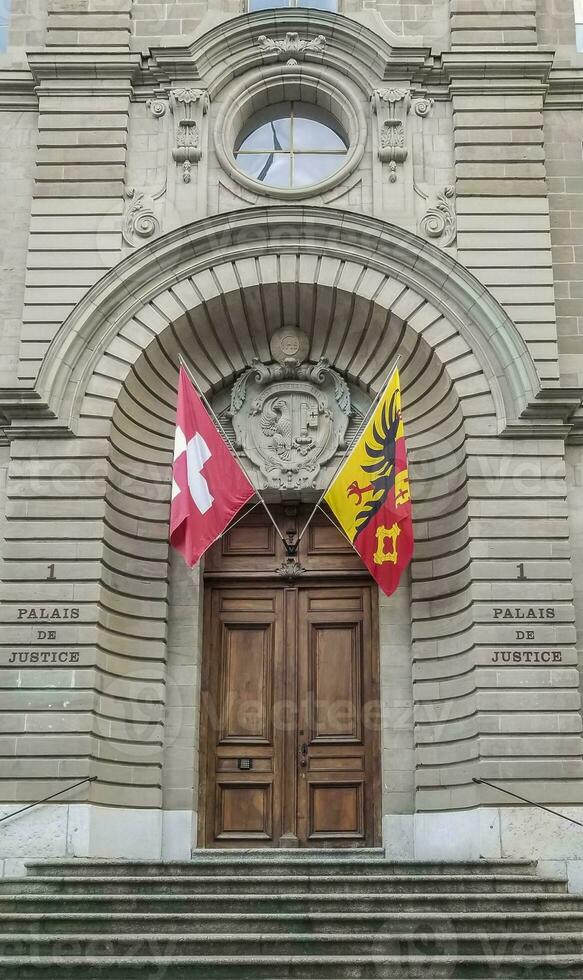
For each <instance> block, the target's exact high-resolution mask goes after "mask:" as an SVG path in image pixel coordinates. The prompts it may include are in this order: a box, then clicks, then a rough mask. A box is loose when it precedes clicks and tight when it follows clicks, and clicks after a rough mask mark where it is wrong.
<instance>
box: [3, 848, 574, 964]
mask: <svg viewBox="0 0 583 980" xmlns="http://www.w3.org/2000/svg"><path fill="white" fill-rule="evenodd" d="M566 889H567V886H566V882H565V881H564V880H563V879H562V878H555V877H539V876H537V874H536V865H535V864H533V863H532V862H520V861H515V862H512V861H507V862H499V863H496V862H487V861H483V862H479V863H477V864H476V865H472V864H468V863H462V864H452V863H446V862H444V863H440V864H428V863H426V862H407V863H404V864H400V863H396V862H389V861H384V860H382V858H381V856H380V854H379V852H378V850H374V849H371V850H368V851H363V852H354V851H352V852H345V853H339V852H338V851H327V852H318V853H315V852H306V851H303V852H297V851H294V852H284V853H281V854H278V853H277V852H272V853H270V854H269V855H267V854H265V852H259V853H258V852H248V853H247V852H226V853H223V854H221V853H212V854H211V853H207V852H204V853H203V854H197V855H196V856H195V858H194V860H193V861H191V862H175V863H172V864H169V865H168V864H161V863H159V862H154V863H152V862H138V863H133V862H128V861H104V862H97V861H91V862H84V861H42V862H41V861H35V862H34V863H32V864H31V865H30V866H29V867H28V875H27V877H26V878H24V879H17V880H12V881H11V880H9V879H3V880H0V977H1V978H2V980H17V978H18V980H32V978H34V980H54V978H55V977H58V978H59V980H134V978H135V980H186V978H187V977H188V980H279V978H286V980H320V978H321V980H344V978H347V980H348V978H351V980H373V978H385V980H390V978H393V977H394V978H397V977H407V978H409V980H430V978H439V977H444V978H445V977H447V978H449V980H453V978H455V980H472V978H486V977H489V978H497V980H512V978H524V980H526V978H528V980H555V978H556V980H559V978H575V977H576V978H577V980H582V978H583V943H582V941H581V937H582V932H583V897H577V896H573V895H569V894H568V893H567V890H566Z"/></svg>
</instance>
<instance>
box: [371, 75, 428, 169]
mask: <svg viewBox="0 0 583 980" xmlns="http://www.w3.org/2000/svg"><path fill="white" fill-rule="evenodd" d="M371 101H372V107H373V112H374V113H375V115H376V116H377V120H378V154H379V160H380V161H381V163H386V164H388V167H389V180H390V182H391V183H392V184H394V183H395V182H396V180H397V173H398V169H397V168H398V164H403V163H405V160H406V159H407V157H408V155H409V148H408V140H407V117H408V116H409V113H410V111H411V108H413V111H414V112H415V114H416V115H417V116H420V117H421V118H422V119H423V118H425V116H427V115H429V113H430V111H431V109H432V107H433V99H429V98H427V97H421V98H413V97H412V95H411V92H410V90H409V89H407V88H382V89H376V90H375V91H374V92H373V94H372V100H371Z"/></svg>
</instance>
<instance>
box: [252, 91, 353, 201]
mask: <svg viewBox="0 0 583 980" xmlns="http://www.w3.org/2000/svg"><path fill="white" fill-rule="evenodd" d="M348 149H349V141H348V137H347V136H346V133H345V132H344V130H343V128H342V126H341V125H340V123H339V122H338V120H336V119H335V118H334V116H333V115H332V114H331V113H329V112H326V111H325V110H324V109H320V108H319V106H316V105H310V104H308V103H305V102H280V103H278V105H273V106H268V107H266V108H265V109H262V110H261V111H260V112H257V113H256V114H255V115H254V116H252V117H251V119H250V120H249V122H248V123H247V124H246V125H245V127H244V129H243V130H242V131H241V133H240V134H239V137H238V139H237V141H236V143H235V151H234V152H235V160H236V161H237V165H238V166H239V167H240V168H241V170H243V171H244V173H246V174H247V175H248V176H249V177H252V178H253V179H254V180H258V181H260V182H261V183H262V184H267V185H269V186H271V187H307V186H309V185H310V184H319V183H320V181H322V180H325V179H326V178H327V177H330V176H331V175H332V174H334V173H336V171H337V170H340V168H341V167H342V165H343V164H344V162H345V159H346V155H347V153H348Z"/></svg>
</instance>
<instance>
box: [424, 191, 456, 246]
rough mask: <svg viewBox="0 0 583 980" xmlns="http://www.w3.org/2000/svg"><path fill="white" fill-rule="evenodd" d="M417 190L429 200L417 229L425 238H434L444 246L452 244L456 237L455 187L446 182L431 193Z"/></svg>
mask: <svg viewBox="0 0 583 980" xmlns="http://www.w3.org/2000/svg"><path fill="white" fill-rule="evenodd" d="M417 190H418V192H419V193H420V194H421V195H422V196H423V197H425V198H426V200H428V201H429V204H428V207H427V210H426V211H425V214H424V215H423V217H422V218H421V220H420V221H419V231H420V232H421V234H422V235H425V237H426V238H435V239H438V240H439V244H440V245H442V246H443V247H444V248H448V246H450V245H453V244H454V242H455V240H456V237H457V218H456V212H455V187H454V186H453V185H452V184H448V186H447V187H444V188H443V189H442V190H437V191H435V190H434V191H433V194H431V193H429V194H426V193H423V192H421V191H419V188H417Z"/></svg>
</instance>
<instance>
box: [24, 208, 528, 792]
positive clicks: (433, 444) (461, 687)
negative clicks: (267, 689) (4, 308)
mask: <svg viewBox="0 0 583 980" xmlns="http://www.w3.org/2000/svg"><path fill="white" fill-rule="evenodd" d="M289 323H300V324H301V325H302V327H303V329H304V330H306V332H307V333H308V334H309V335H310V338H311V343H312V349H311V352H310V359H317V357H319V356H320V355H326V356H328V357H329V359H330V361H331V362H332V363H333V365H334V366H335V367H336V368H338V369H339V370H341V371H343V372H344V374H345V375H346V376H347V377H348V378H350V379H351V380H352V381H354V382H355V383H358V384H360V385H362V386H363V387H364V388H366V389H369V390H371V391H374V390H375V387H377V386H378V385H379V384H380V383H381V382H382V379H383V377H384V375H385V374H386V370H387V368H388V366H389V364H390V362H391V359H392V357H393V355H394V353H395V352H396V351H397V350H399V351H400V352H401V353H402V355H403V363H402V377H403V387H404V404H405V411H406V413H407V429H408V438H409V447H410V451H411V461H412V479H413V493H414V499H415V528H416V541H417V550H416V557H415V561H414V564H413V570H412V603H411V620H412V644H413V671H414V680H415V683H416V684H417V688H418V691H419V696H418V698H417V700H418V705H419V716H418V719H417V721H418V739H417V741H418V746H419V747H418V752H419V753H420V755H421V756H423V753H424V751H425V747H426V745H427V744H428V743H431V744H433V745H435V743H436V742H439V743H444V744H447V743H448V741H449V740H450V739H449V732H450V731H453V730H455V731H456V733H459V731H460V729H463V730H464V732H465V735H464V740H463V742H462V753H463V754H462V755H461V756H460V757H459V758H454V759H450V760H449V761H448V769H447V772H448V777H447V780H448V781H447V784H446V787H445V788H447V790H448V792H450V793H451V796H450V804H451V806H453V807H454V808H455V807H456V806H466V805H471V803H472V800H474V801H475V796H474V797H472V796H469V795H468V792H467V788H466V783H467V780H465V777H464V776H463V773H464V771H465V770H464V766H465V765H466V764H467V760H468V758H472V759H474V758H477V757H478V756H479V726H478V725H477V724H476V721H475V716H476V712H477V706H476V687H475V680H474V674H473V669H472V668H473V660H472V657H473V650H474V646H475V641H474V617H473V609H472V603H473V599H472V585H473V580H474V573H473V565H472V556H471V551H470V539H471V534H470V522H471V514H470V511H469V499H470V493H469V479H470V467H469V466H468V443H469V441H471V440H472V439H473V440H477V439H480V438H496V436H497V435H498V433H499V432H500V430H501V429H502V428H503V426H504V425H505V424H506V422H507V421H508V420H509V419H510V420H511V419H513V418H515V417H516V415H517V414H518V412H519V411H520V410H521V408H522V407H523V406H524V404H525V403H526V401H527V400H528V399H529V398H531V397H533V395H534V393H535V392H536V386H537V379H536V373H535V370H534V366H533V364H532V360H531V359H530V357H529V355H528V352H527V351H526V348H525V346H524V344H523V342H522V340H521V339H520V337H519V335H518V333H517V331H516V329H515V328H514V327H513V325H512V324H511V322H510V321H509V320H508V318H507V317H506V315H505V314H504V313H503V311H502V310H501V308H500V307H499V306H498V305H497V304H496V303H495V301H494V300H493V299H492V298H491V297H490V296H489V295H488V294H487V293H486V292H485V291H484V289H483V288H482V287H481V286H479V284H477V282H476V281H475V280H474V279H473V278H472V277H471V276H470V275H468V273H466V272H465V271H464V270H462V269H461V268H460V267H459V266H458V265H457V264H456V263H455V262H454V261H453V260H452V259H451V258H449V257H447V256H445V255H444V254H443V253H441V252H439V251H438V250H437V249H436V248H434V247H432V246H430V245H427V244H425V243H423V242H421V241H420V240H419V239H417V238H416V237H415V236H413V235H410V234H408V233H405V232H402V231H400V230H398V229H396V228H393V227H391V226H388V225H385V224H383V223H380V222H376V221H372V220H371V219H362V218H354V217H352V216H347V215H345V214H340V213H337V212H333V211H328V210H325V209H322V210H320V209H310V210H309V211H304V210H303V209H301V208H290V207H286V208H284V209H270V210H269V211H263V210H261V211H252V212H245V213H243V214H239V213H237V214H232V215H228V216H222V217H221V218H214V219H208V220H206V221H204V222H200V223H197V224H195V225H192V226H188V227H187V228H183V229H181V230H180V231H179V232H174V233H172V234H170V235H168V236H165V237H164V238H163V239H160V240H159V242H157V243H154V244H153V245H151V246H147V247H146V248H144V249H142V250H141V251H140V252H139V253H137V254H136V255H133V256H131V257H130V258H129V259H127V260H126V261H125V262H124V263H122V264H121V265H120V266H119V267H118V268H117V269H116V270H113V271H112V273H110V274H108V275H107V276H106V277H105V278H104V279H103V280H102V281H101V283H100V284H98V286H96V287H95V288H94V289H93V290H92V291H91V292H90V293H89V294H88V296H87V297H86V298H85V299H84V300H83V301H82V302H81V303H80V304H79V307H78V308H77V309H76V310H75V311H74V313H73V314H72V315H71V317H69V319H68V321H67V322H66V323H65V325H64V326H63V328H62V330H61V332H60V334H59V337H58V338H57V339H56V341H55V342H54V343H53V345H52V346H51V350H50V352H49V356H48V357H47V360H46V362H45V364H44V365H43V369H42V371H41V374H40V376H39V385H40V387H41V390H42V391H43V393H44V395H45V397H46V399H47V401H48V402H49V404H50V405H51V406H52V408H53V411H55V414H57V415H58V416H59V417H60V418H61V420H62V421H66V422H67V423H68V424H69V425H70V426H71V428H72V429H74V431H75V432H76V433H77V434H78V436H79V437H81V438H89V437H99V438H100V439H102V440H103V442H104V445H105V446H106V451H105V454H104V459H103V463H104V467H105V470H104V471H105V499H104V524H103V527H104V532H103V553H102V562H101V577H100V582H99V598H98V603H97V608H98V612H97V624H96V625H97V633H98V643H97V648H98V659H99V662H100V666H101V670H102V676H103V677H104V678H106V680H105V682H104V685H103V687H102V689H101V691H100V696H107V694H108V692H109V693H110V694H114V695H115V696H117V694H118V693H119V692H122V696H123V691H124V690H126V689H128V688H130V687H131V688H132V690H133V691H134V695H135V692H136V690H139V691H141V692H142V693H141V694H140V695H139V697H140V698H141V699H142V700H143V704H144V710H145V712H147V711H149V710H150V707H151V708H152V710H153V711H157V712H158V713H160V712H161V711H162V706H163V703H164V685H165V683H166V680H167V641H168V622H169V591H168V583H169V551H168V543H167V525H168V512H169V486H170V481H169V472H170V464H171V455H172V439H173V415H174V405H175V390H176V375H177V364H178V353H182V354H183V355H185V356H186V357H187V359H188V360H189V361H190V363H191V365H192V366H193V368H194V370H195V371H197V373H198V377H199V382H200V383H201V385H202V387H203V388H206V390H207V391H213V390H218V389H219V388H221V387H222V386H224V385H226V384H228V383H229V382H230V381H231V380H232V379H233V377H234V376H235V375H236V374H237V372H238V371H239V370H241V369H242V368H244V367H245V366H246V365H247V364H248V363H249V362H250V359H251V357H252V356H259V357H262V358H266V359H269V354H268V340H269V336H270V334H271V333H273V332H274V331H275V330H276V329H278V328H279V327H281V326H283V325H285V324H289ZM474 452H476V451H474ZM439 658H441V661H445V660H447V662H448V664H447V673H446V676H447V684H448V685H450V686H451V687H452V689H454V688H455V690H456V693H455V704H456V707H455V710H450V708H451V700H450V701H449V702H448V703H449V705H450V708H448V712H447V717H444V714H443V712H442V710H441V707H442V706H441V704H440V701H441V700H442V699H441V698H439V697H436V696H435V693H434V690H435V689H436V687H437V685H438V683H439V681H438V680H436V678H439V671H440V670H443V668H442V662H441V661H440V663H439V668H438V667H437V661H438V660H439ZM456 684H457V687H456ZM452 696H453V695H452ZM425 702H427V704H429V705H430V710H425V707H426V705H425ZM432 712H433V714H432ZM156 731H157V733H158V735H157V737H156V738H155V739H153V740H152V741H151V742H149V743H147V744H146V743H144V740H143V736H141V735H140V733H139V732H138V731H136V736H135V742H136V744H135V746H132V748H131V751H130V750H128V751H130V757H131V758H132V759H134V765H135V769H136V773H137V774H138V775H137V777H136V785H137V786H138V785H139V789H140V793H142V792H143V787H144V784H147V785H148V786H150V789H151V795H150V797H149V798H150V799H152V800H153V801H155V800H158V801H159V800H160V799H161V789H160V770H161V766H162V758H163V749H164V746H163V742H162V740H161V738H160V737H159V732H160V729H159V728H157V729H156ZM457 737H459V736H458V735H457V734H456V738H457ZM130 741H131V740H130ZM132 752H134V753H135V755H132V754H131V753H132ZM468 753H469V754H468ZM418 773H419V780H420V782H419V786H418V792H419V793H420V794H421V796H420V800H421V804H420V806H421V808H424V809H432V808H433V807H434V805H435V807H436V808H439V807H440V805H441V804H440V798H439V793H440V792H441V791H443V789H444V785H445V784H444V782H443V778H442V772H441V771H440V763H439V760H438V761H437V762H436V761H434V760H430V759H429V758H428V759H427V760H423V765H422V767H420V768H419V769H418ZM458 784H462V785H461V792H459V793H458ZM99 792H100V786H99V784H97V785H96V787H95V793H96V794H99ZM475 792H476V791H475V789H473V793H474V794H475ZM435 793H437V795H436V796H434V794H435ZM97 798H98V797H97V796H96V799H97ZM142 798H143V797H142ZM434 798H435V799H436V800H437V802H436V803H435V804H434V803H433V800H434ZM126 799H127V796H126ZM136 799H137V796H136ZM152 805H156V804H155V803H154V802H153V803H152Z"/></svg>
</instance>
